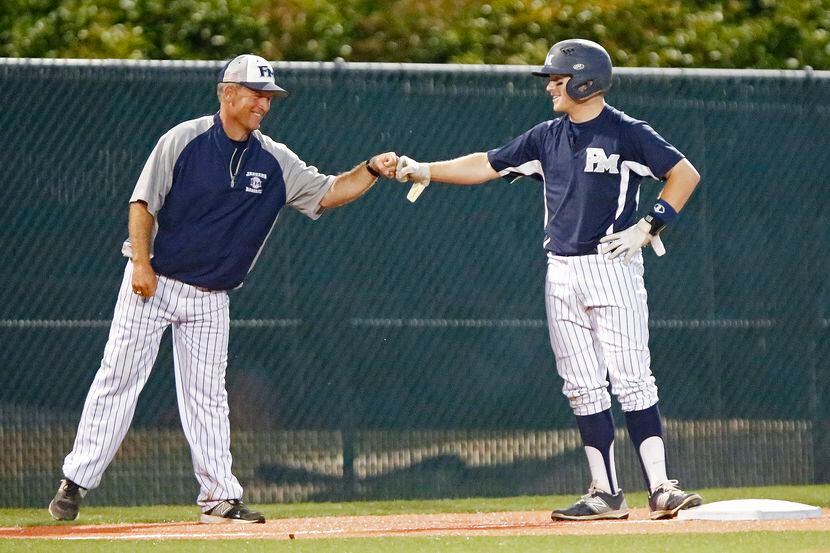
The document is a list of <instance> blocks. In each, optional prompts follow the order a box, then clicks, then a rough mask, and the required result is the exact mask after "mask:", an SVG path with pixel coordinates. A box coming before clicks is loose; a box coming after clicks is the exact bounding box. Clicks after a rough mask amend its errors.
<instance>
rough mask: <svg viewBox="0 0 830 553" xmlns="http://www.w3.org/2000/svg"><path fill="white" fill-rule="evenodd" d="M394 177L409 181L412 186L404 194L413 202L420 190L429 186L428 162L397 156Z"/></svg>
mask: <svg viewBox="0 0 830 553" xmlns="http://www.w3.org/2000/svg"><path fill="white" fill-rule="evenodd" d="M395 178H396V179H398V180H399V181H401V182H407V181H409V182H411V183H412V187H411V188H410V189H409V193H408V194H407V195H406V199H407V200H409V201H410V202H413V203H414V202H415V200H417V199H418V196H420V195H421V192H423V191H424V189H425V188H426V187H427V186H429V181H430V178H431V176H430V174H429V164H427V163H418V162H417V161H415V160H414V159H412V158H411V157H406V156H401V157H399V158H398V166H397V168H396V169H395Z"/></svg>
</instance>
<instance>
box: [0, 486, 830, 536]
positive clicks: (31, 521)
mask: <svg viewBox="0 0 830 553" xmlns="http://www.w3.org/2000/svg"><path fill="white" fill-rule="evenodd" d="M700 493H701V494H702V495H703V498H704V499H705V500H706V501H707V502H709V503H711V502H714V501H724V500H728V499H746V498H754V499H783V500H786V501H797V502H799V503H807V504H809V505H817V506H819V507H824V508H830V485H818V486H770V487H763V488H716V489H706V490H700ZM626 498H627V499H628V503H629V505H630V506H632V507H638V506H645V504H646V496H645V493H643V492H636V493H626ZM574 499H575V496H523V497H507V498H504V497H497V498H491V497H485V498H481V497H480V498H468V499H442V500H417V501H415V500H406V501H405V500H400V501H357V502H351V503H291V504H280V505H274V504H271V505H255V506H254V507H256V508H257V509H258V510H260V511H262V512H263V513H265V516H266V517H267V518H269V519H276V518H294V517H319V516H348V515H390V514H418V513H475V512H480V511H481V512H484V511H487V512H489V511H536V510H549V509H552V508H553V507H557V506H564V505H568V504H569V503H570V502H572V501H573V500H574ZM197 515H198V510H197V507H196V506H195V505H169V506H142V507H93V506H87V507H84V508H82V510H81V517H80V519H79V520H77V521H75V522H62V523H57V522H55V521H53V520H52V519H51V518H50V517H49V515H48V513H47V512H46V509H45V506H44V508H42V509H0V527H9V526H43V525H51V524H112V523H144V522H177V521H194V520H196V518H197Z"/></svg>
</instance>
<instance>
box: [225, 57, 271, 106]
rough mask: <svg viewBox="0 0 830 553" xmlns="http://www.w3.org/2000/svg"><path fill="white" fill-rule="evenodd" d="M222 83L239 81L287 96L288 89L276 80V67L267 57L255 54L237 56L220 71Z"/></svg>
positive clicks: (247, 85) (248, 86) (251, 86)
mask: <svg viewBox="0 0 830 553" xmlns="http://www.w3.org/2000/svg"><path fill="white" fill-rule="evenodd" d="M219 82H220V83H238V84H241V85H242V86H244V87H247V88H250V89H252V90H266V91H269V92H274V93H275V94H274V95H275V96H287V95H288V91H286V90H285V89H284V88H282V87H279V86H277V84H276V83H275V82H274V68H273V67H271V64H270V63H268V62H267V61H266V60H265V58H261V57H259V56H255V55H253V54H242V55H241V56H236V57H235V58H233V59H232V60H231V61H229V62H228V63H226V64H225V67H223V68H222V71H220V72H219Z"/></svg>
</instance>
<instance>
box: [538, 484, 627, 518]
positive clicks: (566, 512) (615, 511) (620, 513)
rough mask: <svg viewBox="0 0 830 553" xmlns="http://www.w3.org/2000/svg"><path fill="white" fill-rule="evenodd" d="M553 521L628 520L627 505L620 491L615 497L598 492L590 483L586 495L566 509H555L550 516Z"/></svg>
mask: <svg viewBox="0 0 830 553" xmlns="http://www.w3.org/2000/svg"><path fill="white" fill-rule="evenodd" d="M550 518H552V519H553V520H601V519H625V518H628V504H627V503H626V502H625V496H624V495H623V493H622V490H620V491H618V492H617V495H611V494H610V493H607V492H604V491H602V490H598V489H596V488H595V487H594V483H593V482H592V483H591V487H590V488H589V489H588V493H587V494H585V495H583V496H582V497H580V498H579V501H577V502H576V503H574V504H573V505H571V506H570V507H568V508H567V509H557V510H555V511H554V512H552V513H551V514H550Z"/></svg>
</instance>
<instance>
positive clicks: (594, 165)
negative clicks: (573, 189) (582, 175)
mask: <svg viewBox="0 0 830 553" xmlns="http://www.w3.org/2000/svg"><path fill="white" fill-rule="evenodd" d="M619 161H620V154H611V155H610V156H607V155H605V150H603V149H602V148H585V172H586V173H611V174H613V175H616V174H619V172H620V169H619V167H617V165H618V163H619Z"/></svg>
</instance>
